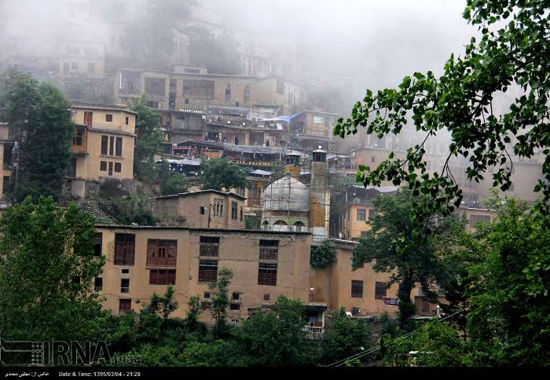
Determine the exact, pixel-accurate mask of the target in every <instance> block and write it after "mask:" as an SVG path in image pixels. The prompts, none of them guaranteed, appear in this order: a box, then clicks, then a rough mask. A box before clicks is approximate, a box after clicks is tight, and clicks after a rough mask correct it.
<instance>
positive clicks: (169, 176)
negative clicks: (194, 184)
mask: <svg viewBox="0 0 550 380" xmlns="http://www.w3.org/2000/svg"><path fill="white" fill-rule="evenodd" d="M158 178H159V182H160V193H161V194H162V195H171V194H179V193H186V192H187V188H188V183H187V180H186V179H185V176H184V175H183V174H180V173H175V172H173V171H171V170H170V166H169V164H168V163H167V162H166V161H162V163H161V165H160V170H159V173H158Z"/></svg>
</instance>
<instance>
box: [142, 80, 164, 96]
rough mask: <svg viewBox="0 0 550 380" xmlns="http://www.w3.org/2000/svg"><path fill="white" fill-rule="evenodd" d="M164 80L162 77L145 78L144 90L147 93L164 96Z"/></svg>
mask: <svg viewBox="0 0 550 380" xmlns="http://www.w3.org/2000/svg"><path fill="white" fill-rule="evenodd" d="M165 87H166V80H165V79H163V78H145V92H146V93H147V94H149V95H159V96H164V94H165Z"/></svg>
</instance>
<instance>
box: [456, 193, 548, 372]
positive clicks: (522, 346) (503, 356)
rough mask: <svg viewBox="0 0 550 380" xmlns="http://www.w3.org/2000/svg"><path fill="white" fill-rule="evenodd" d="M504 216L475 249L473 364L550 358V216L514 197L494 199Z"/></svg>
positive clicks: (471, 318) (482, 235)
mask: <svg viewBox="0 0 550 380" xmlns="http://www.w3.org/2000/svg"><path fill="white" fill-rule="evenodd" d="M494 207H496V208H497V211H498V217H497V219H496V221H495V222H494V223H492V224H491V225H490V226H487V228H485V229H484V231H483V232H482V233H480V236H479V241H480V244H479V245H477V246H474V247H472V251H471V254H473V255H477V256H478V257H480V258H481V260H479V262H477V263H474V264H473V265H472V266H470V268H469V271H470V273H472V276H473V277H474V278H475V279H476V281H475V282H474V284H473V286H471V287H470V288H469V289H468V293H467V294H468V296H469V298H470V309H469V313H468V323H467V332H468V336H469V338H470V340H469V343H470V353H471V355H470V356H471V361H472V364H473V365H484V366H485V365H505V366H516V365H526V366H539V365H548V357H550V250H549V248H548V247H550V230H549V229H548V228H547V225H548V222H549V220H548V219H549V216H548V215H546V214H541V213H540V211H539V210H538V209H536V208H534V209H529V208H528V207H527V204H526V203H524V202H520V201H516V200H514V199H505V200H502V199H500V200H498V201H497V202H495V203H494Z"/></svg>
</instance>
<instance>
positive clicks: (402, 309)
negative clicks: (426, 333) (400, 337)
mask: <svg viewBox="0 0 550 380" xmlns="http://www.w3.org/2000/svg"><path fill="white" fill-rule="evenodd" d="M413 287H414V281H413V279H412V278H411V277H410V276H407V277H405V278H404V279H403V281H401V283H400V284H399V291H398V295H397V297H398V298H399V328H400V329H402V330H407V331H409V330H411V329H412V323H411V321H412V320H411V317H412V316H413V315H414V312H415V309H414V303H413V302H412V301H411V291H412V289H413Z"/></svg>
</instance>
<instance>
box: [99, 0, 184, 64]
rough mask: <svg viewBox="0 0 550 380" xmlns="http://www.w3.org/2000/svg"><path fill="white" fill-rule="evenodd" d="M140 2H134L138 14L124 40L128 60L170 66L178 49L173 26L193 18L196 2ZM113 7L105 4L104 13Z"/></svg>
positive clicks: (159, 0)
mask: <svg viewBox="0 0 550 380" xmlns="http://www.w3.org/2000/svg"><path fill="white" fill-rule="evenodd" d="M136 3H137V4H135V5H133V7H134V8H135V17H134V18H133V20H131V22H130V23H129V24H128V26H127V27H126V33H125V34H124V35H123V38H122V41H121V44H122V46H123V47H124V49H125V50H126V52H127V55H128V56H129V58H131V59H130V60H129V61H128V62H129V63H130V64H131V65H133V66H134V67H139V68H153V69H169V68H170V67H169V66H168V65H167V63H169V62H172V61H171V57H172V53H173V51H174V50H175V49H176V41H175V39H174V34H173V28H178V26H179V25H180V22H181V20H182V19H184V20H185V19H187V18H189V16H190V13H191V7H192V6H194V4H195V2H194V1H190V0H188V1H178V0H148V1H141V2H136ZM110 7H112V5H111V6H110ZM110 7H109V6H107V7H105V8H104V12H106V13H108V12H112V11H111V9H112V8H111V9H109V8H110ZM136 52H139V53H136ZM179 63H184V62H179Z"/></svg>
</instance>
